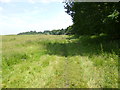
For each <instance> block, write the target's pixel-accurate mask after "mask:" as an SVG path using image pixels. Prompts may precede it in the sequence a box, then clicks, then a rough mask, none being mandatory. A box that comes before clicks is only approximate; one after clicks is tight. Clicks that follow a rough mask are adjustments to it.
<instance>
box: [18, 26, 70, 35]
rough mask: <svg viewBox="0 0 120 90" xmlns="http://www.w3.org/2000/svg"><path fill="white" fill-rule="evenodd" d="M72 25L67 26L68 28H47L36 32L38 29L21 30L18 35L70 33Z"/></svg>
mask: <svg viewBox="0 0 120 90" xmlns="http://www.w3.org/2000/svg"><path fill="white" fill-rule="evenodd" d="M70 30H71V26H69V27H67V28H66V29H58V30H52V31H49V30H45V31H43V32H36V31H28V32H21V33H19V34H18V35H34V34H44V35H70V34H71V33H70Z"/></svg>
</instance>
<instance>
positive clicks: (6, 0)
mask: <svg viewBox="0 0 120 90" xmlns="http://www.w3.org/2000/svg"><path fill="white" fill-rule="evenodd" d="M11 1H12V0H0V2H2V3H9V2H11Z"/></svg>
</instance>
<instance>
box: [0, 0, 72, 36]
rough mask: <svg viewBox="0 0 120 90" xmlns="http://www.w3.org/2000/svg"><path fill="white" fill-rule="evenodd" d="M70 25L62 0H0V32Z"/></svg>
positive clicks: (56, 27)
mask: <svg viewBox="0 0 120 90" xmlns="http://www.w3.org/2000/svg"><path fill="white" fill-rule="evenodd" d="M69 25H72V20H71V17H70V16H69V15H68V14H66V13H65V9H64V3H62V0H0V31H1V34H3V35H7V34H17V33H20V32H25V31H31V30H32V31H34V30H36V31H44V30H53V29H62V28H66V27H68V26H69Z"/></svg>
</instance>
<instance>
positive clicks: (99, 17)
mask: <svg viewBox="0 0 120 90" xmlns="http://www.w3.org/2000/svg"><path fill="white" fill-rule="evenodd" d="M65 3H66V4H65V6H64V7H65V9H66V13H68V14H69V15H70V16H71V17H72V20H73V27H72V30H71V32H72V33H73V34H75V35H78V36H80V35H94V34H98V35H99V34H100V33H105V34H108V35H111V36H119V35H120V26H119V25H120V7H119V4H120V3H115V2H109V3H108V2H107V3H106V2H101V3H100V2H94V3H93V2H89V3H88V2H65Z"/></svg>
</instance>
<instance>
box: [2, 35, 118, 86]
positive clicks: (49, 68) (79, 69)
mask: <svg viewBox="0 0 120 90" xmlns="http://www.w3.org/2000/svg"><path fill="white" fill-rule="evenodd" d="M2 38H3V39H2V40H3V41H2V42H3V47H2V51H3V52H2V71H3V73H2V79H3V81H2V87H3V88H21V87H24V88H27V87H29V88H117V87H118V51H119V48H118V43H117V41H109V42H108V41H107V42H106V41H104V40H103V41H102V40H101V39H97V38H96V36H92V37H91V38H89V37H85V36H84V37H80V38H79V39H75V38H73V39H69V38H70V37H69V36H66V35H13V36H3V37H2Z"/></svg>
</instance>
